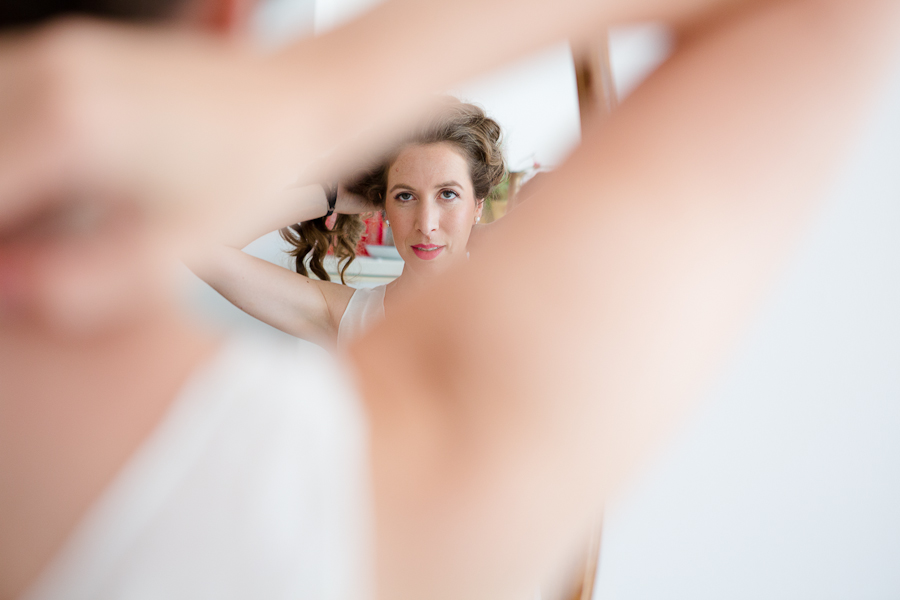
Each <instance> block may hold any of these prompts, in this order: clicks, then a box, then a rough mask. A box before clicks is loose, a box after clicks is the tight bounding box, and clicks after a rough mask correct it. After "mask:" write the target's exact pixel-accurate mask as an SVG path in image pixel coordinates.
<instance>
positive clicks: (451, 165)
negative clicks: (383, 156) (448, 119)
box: [388, 142, 472, 189]
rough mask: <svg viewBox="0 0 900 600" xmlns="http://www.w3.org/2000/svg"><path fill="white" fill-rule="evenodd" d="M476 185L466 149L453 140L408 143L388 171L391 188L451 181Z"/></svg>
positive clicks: (431, 184) (423, 185) (463, 184)
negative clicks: (459, 146) (463, 150)
mask: <svg viewBox="0 0 900 600" xmlns="http://www.w3.org/2000/svg"><path fill="white" fill-rule="evenodd" d="M450 181H453V182H456V183H458V184H459V185H461V186H463V187H466V188H470V189H471V187H472V177H471V174H470V173H469V164H468V162H467V161H466V159H465V157H464V156H463V154H462V152H461V151H460V150H459V149H458V148H457V147H456V146H454V145H453V144H451V143H449V142H438V143H434V144H410V145H408V146H405V147H404V148H403V149H402V150H401V151H400V153H399V154H398V155H397V158H396V159H395V160H394V162H393V163H391V167H390V169H389V170H388V187H389V188H390V187H392V186H394V185H397V184H405V185H409V186H413V187H431V186H440V185H441V184H443V183H447V182H450Z"/></svg>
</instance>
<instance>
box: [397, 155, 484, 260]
mask: <svg viewBox="0 0 900 600" xmlns="http://www.w3.org/2000/svg"><path fill="white" fill-rule="evenodd" d="M481 207H482V202H481V199H476V198H475V192H474V190H473V187H472V177H471V176H470V175H469V165H468V163H467V162H466V159H465V158H463V156H462V154H461V153H460V152H459V151H457V150H456V148H455V147H454V146H453V145H452V144H450V143H447V142H441V143H437V144H425V145H419V144H415V145H410V146H407V147H405V148H404V149H403V150H402V151H401V152H400V154H399V155H398V156H397V159H396V160H395V161H394V162H393V164H392V165H391V166H390V169H389V170H388V177H387V191H386V194H385V208H384V209H385V212H386V213H387V218H388V220H389V221H390V223H391V231H392V232H393V234H394V244H395V245H396V246H397V250H398V251H399V252H400V256H401V257H403V260H404V261H406V265H407V266H408V267H409V268H411V269H412V270H413V271H414V272H415V273H416V274H418V275H426V276H427V275H432V274H435V273H438V272H441V271H443V270H445V269H446V268H447V267H449V266H450V265H452V264H453V263H455V262H456V261H458V260H461V259H464V258H465V256H466V243H467V242H468V241H469V234H470V233H471V232H472V226H473V225H474V224H475V222H476V220H477V219H478V218H480V217H481Z"/></svg>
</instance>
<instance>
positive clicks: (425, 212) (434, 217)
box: [416, 202, 440, 234]
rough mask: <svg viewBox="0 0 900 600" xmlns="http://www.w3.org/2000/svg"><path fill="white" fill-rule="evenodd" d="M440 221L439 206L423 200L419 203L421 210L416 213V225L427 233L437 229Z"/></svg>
mask: <svg viewBox="0 0 900 600" xmlns="http://www.w3.org/2000/svg"><path fill="white" fill-rule="evenodd" d="M439 222H440V214H439V211H438V208H437V207H436V206H434V205H433V204H432V203H430V202H423V203H421V204H420V205H419V211H418V214H417V215H416V227H417V228H418V230H419V231H421V232H422V233H425V234H430V233H431V232H433V231H437V228H438V223H439Z"/></svg>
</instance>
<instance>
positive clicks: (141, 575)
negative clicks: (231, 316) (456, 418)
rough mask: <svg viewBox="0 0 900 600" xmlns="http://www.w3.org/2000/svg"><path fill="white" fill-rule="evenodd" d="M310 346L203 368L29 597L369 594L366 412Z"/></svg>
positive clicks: (269, 347)
mask: <svg viewBox="0 0 900 600" xmlns="http://www.w3.org/2000/svg"><path fill="white" fill-rule="evenodd" d="M348 379H349V378H348V377H347V374H346V373H343V372H341V371H340V370H339V369H338V368H336V366H335V364H334V361H332V360H331V359H330V357H329V356H328V355H327V354H326V353H325V352H324V351H323V350H321V349H319V348H317V347H315V346H312V345H311V344H306V345H303V346H299V345H297V344H291V345H289V346H285V347H279V346H278V345H274V344H272V343H270V342H267V343H260V342H252V341H246V340H244V341H233V342H231V343H229V344H228V345H226V346H225V347H224V348H223V349H221V350H220V352H219V354H218V356H217V357H216V358H215V360H213V361H212V362H211V364H208V365H206V366H205V367H204V368H202V369H200V370H199V371H198V372H197V373H195V375H194V376H193V377H192V379H191V380H190V381H189V382H188V384H187V385H186V386H185V388H184V389H183V390H182V392H181V394H180V396H179V397H178V398H177V399H176V401H175V402H174V403H173V405H172V406H171V407H170V409H169V411H168V413H167V415H166V416H165V417H164V419H163V421H162V422H161V423H160V424H159V425H158V427H157V428H156V430H155V431H154V433H153V434H152V435H151V436H150V437H149V438H148V439H147V440H146V441H145V442H144V443H143V445H142V446H141V447H140V448H139V450H138V451H137V452H136V453H135V455H134V456H133V457H132V458H131V460H130V461H129V463H128V464H127V465H126V467H125V468H124V469H123V470H122V471H121V472H120V473H119V475H118V476H117V477H116V479H115V480H114V481H113V483H112V484H111V485H110V486H109V487H108V489H107V490H106V491H105V492H104V493H103V495H102V497H101V498H100V500H99V501H98V502H97V503H96V504H95V506H94V507H93V508H92V509H91V510H90V511H89V513H88V514H87V515H86V517H85V518H84V519H83V520H82V522H81V523H80V525H79V526H78V527H77V529H76V531H75V532H74V534H73V535H72V536H71V537H70V539H69V540H68V542H67V543H66V545H65V546H64V548H63V549H62V551H61V552H59V553H58V554H57V556H56V557H55V559H54V560H53V561H52V562H51V564H50V565H49V566H48V567H47V568H46V569H45V570H44V572H43V573H42V575H41V576H40V577H39V579H38V580H37V581H36V582H35V583H34V584H33V585H32V587H31V588H30V589H29V590H28V591H27V592H26V593H25V594H24V596H23V598H24V599H27V600H61V599H67V600H82V599H83V600H102V599H107V598H109V599H113V598H115V599H129V600H139V599H143V598H147V599H151V598H152V599H162V598H165V599H167V600H176V599H185V600H202V599H209V600H213V599H215V600H228V599H246V598H265V599H267V600H271V599H281V598H285V599H287V598H297V599H317V600H318V599H333V600H339V599H340V600H358V599H360V598H362V599H364V598H366V597H368V590H369V587H368V577H369V566H368V562H367V561H368V560H369V558H370V556H371V553H370V551H369V539H368V531H369V514H368V513H367V511H368V509H369V505H370V502H369V492H368V485H367V482H368V476H367V466H366V456H367V454H366V436H365V426H364V418H363V415H362V411H361V408H360V406H359V404H358V402H357V399H356V398H355V396H354V394H353V392H352V391H351V390H350V389H349V387H348V386H347V381H348Z"/></svg>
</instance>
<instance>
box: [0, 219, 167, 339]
mask: <svg viewBox="0 0 900 600" xmlns="http://www.w3.org/2000/svg"><path fill="white" fill-rule="evenodd" d="M173 266H174V258H172V257H171V254H170V252H168V251H166V250H165V248H164V242H163V241H161V240H160V239H159V237H158V235H157V234H156V233H155V232H152V231H151V230H150V228H149V226H148V225H147V223H146V222H145V221H144V219H143V218H142V216H141V215H140V214H139V213H138V211H137V210H136V209H135V207H133V206H132V207H129V206H127V205H124V206H120V207H116V208H114V209H113V208H110V207H101V206H72V207H69V208H67V209H59V210H54V211H51V212H48V213H47V214H44V215H41V216H39V217H37V218H36V219H34V220H33V221H31V222H30V223H28V224H27V225H25V226H23V227H20V228H17V229H16V230H15V231H10V232H5V234H4V235H3V238H2V240H0V329H5V328H11V327H15V328H22V327H29V328H33V327H37V328H51V329H54V330H57V331H59V332H60V333H64V334H65V333H67V334H76V335H84V334H92V333H100V332H102V331H105V330H107V329H108V328H110V327H116V326H119V325H121V324H123V323H124V322H127V321H131V320H133V319H135V318H139V317H140V316H141V315H142V314H145V313H146V312H147V311H148V310H151V311H152V310H155V309H156V308H160V307H162V306H164V305H166V304H168V303H169V302H171V301H172V299H173V293H174V290H175V279H174V275H173V271H172V267H173Z"/></svg>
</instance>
